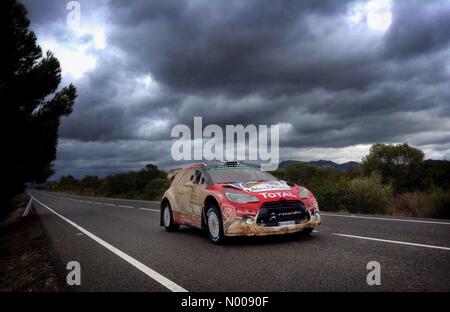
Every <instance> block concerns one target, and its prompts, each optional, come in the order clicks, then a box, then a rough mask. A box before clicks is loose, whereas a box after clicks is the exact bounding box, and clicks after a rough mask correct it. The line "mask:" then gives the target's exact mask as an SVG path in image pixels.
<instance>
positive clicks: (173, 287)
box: [30, 194, 187, 292]
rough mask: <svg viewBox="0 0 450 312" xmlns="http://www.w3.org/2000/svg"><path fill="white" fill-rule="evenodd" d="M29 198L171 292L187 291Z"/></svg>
mask: <svg viewBox="0 0 450 312" xmlns="http://www.w3.org/2000/svg"><path fill="white" fill-rule="evenodd" d="M30 196H31V198H33V200H35V201H36V202H38V203H39V204H41V205H42V206H43V207H45V208H47V209H48V210H49V211H50V212H52V213H53V214H55V215H56V216H58V217H60V218H61V219H63V220H64V221H66V222H67V223H69V224H70V225H72V226H73V227H75V228H76V229H77V230H79V231H80V232H82V233H84V234H85V235H87V236H89V237H90V238H91V239H93V240H94V241H96V242H97V243H99V244H100V245H102V246H103V247H105V248H106V249H108V250H109V251H111V252H113V253H114V254H116V255H117V256H119V257H120V258H122V259H123V260H125V261H126V262H128V263H129V264H131V265H132V266H134V267H135V268H136V269H138V270H139V271H141V272H142V273H144V274H146V275H147V276H148V277H150V278H152V279H153V280H155V281H157V282H158V283H160V284H161V285H163V286H164V287H166V288H167V289H169V290H171V291H173V292H187V290H186V289H184V288H183V287H181V286H180V285H178V284H176V283H174V282H172V281H171V280H169V279H168V278H167V277H164V276H163V275H161V274H159V273H158V272H156V271H154V270H152V269H151V268H149V267H148V266H146V265H145V264H143V263H142V262H140V261H138V260H136V259H134V258H133V257H131V256H129V255H127V254H126V253H124V252H123V251H121V250H120V249H118V248H116V247H114V246H113V245H111V244H109V243H107V242H106V241H104V240H103V239H101V238H100V237H98V236H96V235H95V234H92V233H91V232H89V231H88V230H85V229H84V228H82V227H81V226H79V225H78V224H76V223H75V222H73V221H71V220H69V219H67V218H66V217H64V216H63V215H60V214H59V213H57V212H56V211H54V210H53V209H51V208H50V207H48V206H47V205H45V204H44V203H42V202H40V201H39V200H37V199H36V198H35V197H33V196H32V195H31V194H30Z"/></svg>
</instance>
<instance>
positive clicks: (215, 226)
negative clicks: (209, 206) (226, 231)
mask: <svg viewBox="0 0 450 312" xmlns="http://www.w3.org/2000/svg"><path fill="white" fill-rule="evenodd" d="M208 230H209V234H210V235H211V237H212V238H213V239H217V238H218V237H219V232H220V225H219V217H218V216H217V214H216V212H215V211H210V212H209V214H208Z"/></svg>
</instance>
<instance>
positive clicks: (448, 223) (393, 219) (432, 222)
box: [320, 213, 450, 225]
mask: <svg viewBox="0 0 450 312" xmlns="http://www.w3.org/2000/svg"><path fill="white" fill-rule="evenodd" d="M320 215H321V216H330V217H342V218H356V219H370V220H384V221H397V222H413V223H429V224H445V225H450V222H439V221H425V220H407V219H395V218H379V217H365V216H355V215H340V214H333V213H320Z"/></svg>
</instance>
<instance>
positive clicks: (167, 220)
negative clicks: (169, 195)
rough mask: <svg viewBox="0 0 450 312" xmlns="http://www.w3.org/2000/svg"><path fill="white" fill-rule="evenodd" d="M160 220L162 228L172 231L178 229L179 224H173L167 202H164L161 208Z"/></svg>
mask: <svg viewBox="0 0 450 312" xmlns="http://www.w3.org/2000/svg"><path fill="white" fill-rule="evenodd" d="M162 220H163V225H164V228H165V229H166V231H167V232H174V231H177V230H178V229H179V225H178V224H175V222H174V220H173V214H172V209H171V208H170V204H169V203H165V204H164V206H163V210H162Z"/></svg>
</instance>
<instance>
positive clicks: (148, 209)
mask: <svg viewBox="0 0 450 312" xmlns="http://www.w3.org/2000/svg"><path fill="white" fill-rule="evenodd" d="M139 210H147V211H154V212H160V211H161V210H159V209H150V208H139Z"/></svg>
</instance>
